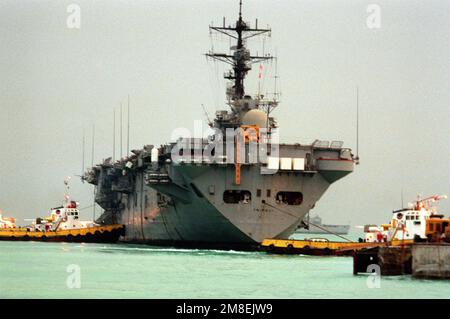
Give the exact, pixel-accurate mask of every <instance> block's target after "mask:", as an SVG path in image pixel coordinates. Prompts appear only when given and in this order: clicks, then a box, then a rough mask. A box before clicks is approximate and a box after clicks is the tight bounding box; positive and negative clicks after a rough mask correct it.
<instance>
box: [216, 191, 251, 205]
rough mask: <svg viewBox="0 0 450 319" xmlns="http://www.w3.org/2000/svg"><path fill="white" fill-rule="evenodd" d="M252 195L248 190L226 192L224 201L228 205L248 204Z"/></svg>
mask: <svg viewBox="0 0 450 319" xmlns="http://www.w3.org/2000/svg"><path fill="white" fill-rule="evenodd" d="M251 200H252V194H251V193H250V192H249V191H247V190H226V191H225V192H223V201H224V202H225V203H227V204H248V203H250V201H251Z"/></svg>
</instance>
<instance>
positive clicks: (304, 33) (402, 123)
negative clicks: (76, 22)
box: [0, 0, 450, 225]
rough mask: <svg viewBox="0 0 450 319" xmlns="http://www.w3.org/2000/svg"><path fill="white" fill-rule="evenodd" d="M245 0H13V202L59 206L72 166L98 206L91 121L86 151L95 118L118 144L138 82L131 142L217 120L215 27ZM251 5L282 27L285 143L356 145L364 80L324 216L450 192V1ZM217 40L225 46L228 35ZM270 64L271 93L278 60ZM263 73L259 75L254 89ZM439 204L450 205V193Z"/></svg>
mask: <svg viewBox="0 0 450 319" xmlns="http://www.w3.org/2000/svg"><path fill="white" fill-rule="evenodd" d="M71 3H76V4H77V5H79V7H80V9H81V24H80V29H70V28H68V27H67V18H68V16H69V15H70V13H68V12H67V7H68V5H69V4H71ZM372 3H375V4H377V5H379V7H380V8H381V20H380V28H369V27H368V26H367V23H366V22H367V18H368V16H369V15H370V13H368V12H367V7H368V5H369V4H372ZM237 9H238V1H237V0H233V1H231V0H227V1H186V0H183V1H173V0H171V1H95V2H94V1H73V0H72V1H61V0H58V1H56V0H55V1H24V0H21V1H18V0H1V1H0V43H1V49H0V84H1V86H0V110H1V113H0V152H1V153H0V154H1V156H0V208H2V209H3V210H4V211H5V212H6V213H5V215H12V216H15V217H17V218H19V219H22V218H31V217H36V216H37V215H44V214H45V213H46V212H47V210H48V209H49V208H50V207H54V206H55V205H58V204H59V203H60V202H61V199H62V197H63V194H64V185H63V180H64V178H65V177H66V176H68V175H71V176H74V178H73V180H72V184H71V185H72V188H71V195H72V197H74V198H76V199H77V200H78V201H80V202H81V206H88V205H90V204H91V202H92V186H91V185H88V184H82V183H81V182H80V181H79V180H78V179H76V177H75V175H77V174H80V171H81V158H82V156H81V149H82V147H81V141H82V135H83V129H84V130H85V131H86V138H87V140H88V142H87V146H86V162H87V163H86V165H87V164H88V163H90V161H91V153H90V147H91V146H90V138H91V130H92V125H94V124H95V127H96V143H95V162H99V161H101V160H102V159H103V158H106V157H109V156H111V153H112V123H113V119H112V118H113V108H116V110H117V114H118V113H119V106H120V103H121V102H122V103H124V105H125V104H126V100H127V95H128V94H130V97H131V119H130V120H131V134H130V139H131V147H132V148H141V147H142V146H143V145H144V144H156V145H159V144H161V143H164V142H168V141H169V140H170V135H171V132H172V130H173V129H174V128H176V127H186V128H189V129H192V128H193V125H194V121H195V120H203V121H204V120H205V115H204V112H203V109H202V107H201V105H202V104H204V106H205V108H206V109H207V111H208V113H209V114H210V116H211V117H212V116H213V114H214V112H215V111H216V110H218V109H221V108H223V107H224V106H225V104H224V100H225V94H224V88H225V80H223V79H222V75H223V72H224V71H225V70H226V68H224V67H223V66H221V65H219V64H217V63H213V62H208V61H207V60H206V59H205V56H204V55H203V53H205V52H207V51H208V50H210V49H211V38H210V35H209V30H208V25H209V24H210V23H211V22H212V21H214V22H215V23H217V24H219V25H220V24H222V17H223V16H226V17H227V23H231V22H233V21H234V20H235V19H236V17H237ZM244 16H245V20H247V21H250V22H251V23H253V22H254V20H255V18H258V19H259V26H266V25H267V24H269V25H270V26H271V28H272V30H273V32H272V37H271V38H269V39H267V40H266V42H265V43H264V47H265V50H266V51H269V49H270V50H272V52H273V53H275V52H276V54H277V56H278V57H279V60H278V75H279V76H280V78H279V83H278V84H279V85H278V87H279V88H281V92H282V96H281V102H282V103H281V104H280V106H279V108H278V109H277V110H276V111H275V112H274V116H275V117H277V119H278V122H279V124H280V135H281V140H282V141H284V142H303V143H307V142H312V141H313V140H315V139H324V140H343V141H345V145H346V146H348V147H352V148H354V147H355V104H356V103H355V101H356V99H355V88H356V86H358V87H359V92H360V157H361V165H359V166H358V167H356V170H355V172H354V173H353V174H351V175H349V176H347V177H346V178H345V179H343V180H341V181H339V182H337V183H336V184H334V185H332V186H331V188H330V189H329V190H328V192H327V193H326V194H325V195H324V196H323V198H322V199H321V200H320V201H319V202H318V204H317V205H316V208H315V209H314V212H316V213H318V214H320V215H321V216H322V217H323V218H324V221H325V222H335V223H339V222H342V223H343V222H351V223H352V224H353V225H361V224H365V223H381V222H387V221H388V220H389V218H390V212H391V210H392V209H396V208H399V206H400V194H401V190H402V189H403V192H404V198H405V202H406V201H408V200H412V199H414V198H415V196H416V194H418V193H420V194H423V195H429V194H434V193H450V189H449V181H450V174H449V159H450V150H449V146H448V142H449V120H450V117H449V115H450V114H449V102H450V67H449V66H450V62H449V61H450V60H449V57H450V39H449V37H450V1H436V0H434V1H433V0H431V1H430V0H428V1H425V0H423V1H411V0H408V1H393V0H389V1H374V0H371V1H356V0H355V1H331V0H329V1H324V0H323V1H319V0H310V1H294V0H292V1H269V0H246V1H244ZM213 40H215V41H214V47H215V49H217V50H219V51H220V49H223V50H226V48H227V46H229V42H228V41H227V40H225V38H223V37H218V38H217V37H214V38H213ZM262 44H263V42H262V41H259V42H258V41H255V42H254V43H253V46H252V47H254V48H258V50H260V51H261V50H262V49H261V48H262ZM255 69H257V66H256V67H255ZM269 71H271V72H269ZM263 73H264V77H265V80H264V83H263V88H264V90H268V91H271V89H272V87H273V81H272V79H271V78H270V75H273V65H272V67H271V68H269V67H267V68H265V69H264V72H263ZM257 77H258V75H257V71H255V70H254V71H253V72H251V73H250V74H249V77H248V82H249V86H248V88H249V90H248V92H249V93H252V94H253V93H255V92H256V87H257ZM117 126H118V125H117ZM117 132H118V131H117ZM124 145H125V144H124ZM124 148H125V146H124ZM116 149H117V150H119V146H118V145H117V147H116ZM440 207H441V210H442V211H443V212H445V213H446V214H447V215H448V214H449V213H450V202H449V200H446V201H443V202H442V203H441V205H440ZM83 215H84V216H83V217H84V218H86V219H87V218H90V217H91V212H90V211H88V210H84V211H83Z"/></svg>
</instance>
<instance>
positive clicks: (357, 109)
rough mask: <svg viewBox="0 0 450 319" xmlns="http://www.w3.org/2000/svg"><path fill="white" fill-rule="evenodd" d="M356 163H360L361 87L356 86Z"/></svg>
mask: <svg viewBox="0 0 450 319" xmlns="http://www.w3.org/2000/svg"><path fill="white" fill-rule="evenodd" d="M355 163H356V164H359V87H358V86H356V157H355Z"/></svg>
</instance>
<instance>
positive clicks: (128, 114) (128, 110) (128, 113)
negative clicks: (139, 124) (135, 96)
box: [127, 94, 130, 156]
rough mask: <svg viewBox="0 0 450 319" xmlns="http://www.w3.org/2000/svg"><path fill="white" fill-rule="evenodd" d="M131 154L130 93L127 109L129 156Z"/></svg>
mask: <svg viewBox="0 0 450 319" xmlns="http://www.w3.org/2000/svg"><path fill="white" fill-rule="evenodd" d="M128 154H130V94H128V109H127V156H128Z"/></svg>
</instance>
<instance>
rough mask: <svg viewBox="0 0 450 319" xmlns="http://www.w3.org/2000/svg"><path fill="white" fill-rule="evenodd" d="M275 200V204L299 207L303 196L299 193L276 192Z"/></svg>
mask: <svg viewBox="0 0 450 319" xmlns="http://www.w3.org/2000/svg"><path fill="white" fill-rule="evenodd" d="M275 198H276V201H277V204H286V205H300V204H301V203H302V202H303V194H302V193H300V192H278V193H277V196H276V197H275Z"/></svg>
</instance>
